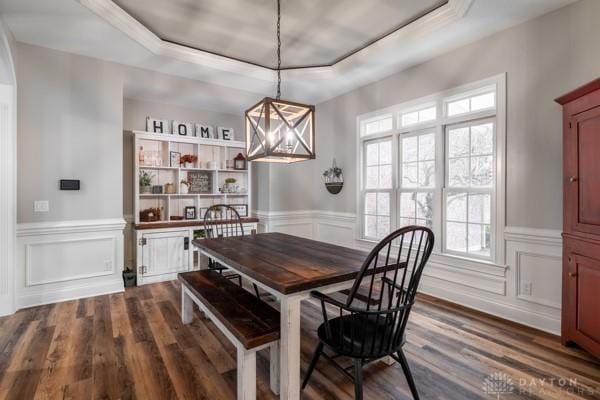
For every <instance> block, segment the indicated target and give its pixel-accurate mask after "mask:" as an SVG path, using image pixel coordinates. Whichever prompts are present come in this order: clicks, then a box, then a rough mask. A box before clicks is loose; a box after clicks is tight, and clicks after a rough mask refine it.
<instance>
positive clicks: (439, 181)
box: [355, 73, 506, 270]
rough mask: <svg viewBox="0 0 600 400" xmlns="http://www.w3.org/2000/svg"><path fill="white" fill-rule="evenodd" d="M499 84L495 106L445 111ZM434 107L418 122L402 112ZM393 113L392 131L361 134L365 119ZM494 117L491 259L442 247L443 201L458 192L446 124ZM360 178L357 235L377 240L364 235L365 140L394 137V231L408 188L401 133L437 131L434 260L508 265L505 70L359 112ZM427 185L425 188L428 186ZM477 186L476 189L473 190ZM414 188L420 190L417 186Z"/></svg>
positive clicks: (473, 266) (475, 267) (469, 265)
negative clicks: (450, 174)
mask: <svg viewBox="0 0 600 400" xmlns="http://www.w3.org/2000/svg"><path fill="white" fill-rule="evenodd" d="M494 88H495V92H496V95H495V108H492V109H484V110H478V111H475V112H468V113H464V114H459V115H456V116H452V117H448V116H447V104H448V102H449V101H454V100H457V99H461V98H466V97H471V96H474V95H477V94H483V93H486V92H488V91H490V90H491V89H494ZM433 105H435V106H436V114H437V118H436V119H435V120H432V121H426V122H423V123H416V124H412V125H407V126H404V127H403V126H402V125H401V116H402V114H404V113H407V112H411V111H415V110H419V109H423V108H427V107H431V106H433ZM390 115H391V116H393V127H392V130H391V131H386V132H381V133H376V134H372V135H362V132H363V129H364V124H365V123H367V122H371V121H373V120H377V119H380V118H386V117H389V116H390ZM483 119H493V120H494V122H495V124H494V129H495V132H494V133H495V143H494V151H495V168H494V169H495V171H494V173H495V176H494V178H495V187H494V188H493V189H484V190H482V191H487V190H490V191H491V192H492V210H491V214H492V215H491V221H490V222H491V225H492V239H491V250H490V253H491V256H490V258H481V257H476V256H474V255H466V254H464V253H453V252H444V251H443V249H444V248H445V237H444V235H443V232H445V224H446V217H445V203H444V202H445V200H446V195H447V192H448V190H450V191H455V190H456V189H455V188H450V189H449V188H447V160H446V146H447V140H446V127H447V126H450V125H457V124H461V123H465V122H472V121H475V120H483ZM356 121H357V123H356V129H357V135H356V136H357V146H356V148H357V153H356V157H357V160H359V162H358V163H357V175H356V176H357V177H358V185H357V190H356V204H357V207H358V209H357V218H356V229H355V232H356V235H357V238H356V239H357V240H359V241H363V242H367V243H373V242H375V241H376V240H375V239H373V238H365V237H364V198H365V196H364V194H365V192H366V190H365V189H364V185H365V179H364V178H365V177H364V174H365V173H366V169H365V168H364V154H363V149H364V142H365V141H371V140H373V139H378V138H385V137H391V138H392V163H393V168H392V182H393V184H394V186H393V189H392V194H391V203H390V207H391V209H390V217H391V225H390V229H391V230H392V231H393V230H395V229H397V228H398V224H399V217H398V214H399V202H400V193H401V192H406V191H410V190H409V189H408V188H406V189H404V188H401V186H400V184H401V182H400V180H401V177H400V156H401V155H400V137H401V135H403V134H415V135H416V134H419V133H423V132H424V131H427V130H428V131H435V133H436V135H435V141H436V175H435V179H436V187H435V189H434V210H433V213H434V215H433V231H434V234H435V235H436V239H437V240H436V245H435V247H434V255H433V258H432V259H434V260H438V261H439V262H441V263H446V264H448V265H454V266H460V267H466V268H471V269H473V270H478V268H479V266H481V265H482V264H483V265H486V266H496V267H500V268H502V269H503V268H504V264H505V245H504V228H505V225H506V215H505V214H506V211H505V210H506V179H505V176H506V167H505V165H506V154H505V152H506V150H505V143H506V74H504V73H502V74H499V75H496V76H493V77H490V78H487V79H483V80H480V81H477V82H472V83H469V84H466V85H462V86H459V87H456V88H453V89H450V90H445V91H442V92H438V93H435V94H432V95H429V96H425V97H421V98H419V99H415V100H411V101H409V102H405V103H401V104H397V105H394V106H391V107H387V108H385V109H382V110H378V111H374V112H371V113H368V114H363V115H360V116H358V117H357V120H356ZM429 190H430V189H423V190H422V191H429ZM470 190H471V191H473V190H474V189H470ZM413 191H416V192H418V191H421V190H420V189H418V188H415V189H414V190H413Z"/></svg>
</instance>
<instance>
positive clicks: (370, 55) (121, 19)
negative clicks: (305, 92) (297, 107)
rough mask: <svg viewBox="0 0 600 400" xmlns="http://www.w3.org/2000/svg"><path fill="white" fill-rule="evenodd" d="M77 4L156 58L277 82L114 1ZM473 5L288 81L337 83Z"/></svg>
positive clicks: (463, 4)
mask: <svg viewBox="0 0 600 400" xmlns="http://www.w3.org/2000/svg"><path fill="white" fill-rule="evenodd" d="M77 1H78V2H79V3H80V4H81V5H82V6H84V7H86V8H87V9H89V10H90V11H92V12H93V13H94V14H96V15H98V16H99V17H101V18H102V19H104V20H105V21H107V22H108V23H109V24H111V25H112V26H113V27H114V28H116V29H117V30H119V31H120V32H122V33H123V34H125V35H127V36H128V37H129V38H131V39H132V40H134V41H135V42H137V43H138V44H139V45H141V46H142V47H144V48H145V49H146V50H148V51H149V52H150V53H152V54H154V55H158V56H165V57H169V58H172V59H176V60H179V61H183V62H187V63H191V64H195V65H198V66H202V67H206V68H210V69H216V70H220V71H225V72H230V73H235V74H239V75H242V76H246V77H249V78H254V79H259V80H263V81H267V82H276V81H277V76H276V71H275V70H273V69H271V68H267V67H263V66H259V65H255V64H251V63H248V62H244V61H241V60H235V59H232V58H228V57H226V56H222V55H218V54H213V53H210V52H207V51H202V50H198V49H194V48H191V47H187V46H184V45H180V44H175V43H171V42H168V41H165V40H162V39H161V38H160V37H158V36H157V35H155V34H154V33H153V32H151V31H150V30H149V29H148V28H146V27H145V26H144V25H143V24H142V23H140V22H139V21H137V20H136V19H135V18H134V17H132V16H131V15H130V14H128V13H127V12H126V11H124V10H123V9H122V8H120V7H119V6H118V5H117V4H115V3H114V2H112V1H111V0H77ZM473 1H474V0H449V1H448V3H446V4H444V5H442V6H440V7H438V8H436V9H435V10H433V11H431V12H429V13H427V14H425V15H423V16H422V17H420V18H418V19H416V20H415V21H413V22H411V23H409V24H407V25H406V26H404V27H402V28H400V29H398V30H396V31H395V32H392V33H391V34H389V35H387V36H385V37H383V38H381V39H379V40H376V41H375V42H373V43H372V44H370V45H368V46H366V47H364V48H363V49H361V50H359V51H357V52H355V53H353V54H351V55H349V56H347V57H346V58H343V59H342V60H340V61H338V62H336V63H334V64H332V65H329V66H318V67H307V68H292V69H285V70H284V72H285V74H286V79H290V80H301V79H311V80H320V79H335V78H339V77H341V76H342V75H345V74H347V73H352V72H353V71H354V70H356V69H357V68H361V66H363V65H364V64H365V63H366V62H373V59H374V57H378V56H383V55H385V54H387V55H388V56H389V53H390V49H391V48H392V47H393V45H394V44H396V43H398V42H400V41H401V42H405V41H408V40H414V39H417V38H419V37H422V36H424V35H427V34H429V33H431V32H433V31H435V30H437V29H440V28H441V27H443V26H446V25H448V24H451V23H453V22H455V21H457V20H459V19H461V18H462V17H464V16H465V14H466V13H467V11H468V9H469V7H470V6H471V4H472V3H473ZM399 56H400V55H399ZM392 61H393V60H392Z"/></svg>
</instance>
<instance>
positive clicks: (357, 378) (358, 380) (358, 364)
mask: <svg viewBox="0 0 600 400" xmlns="http://www.w3.org/2000/svg"><path fill="white" fill-rule="evenodd" d="M362 367H363V361H362V360H361V359H360V358H355V359H354V399H355V400H362V398H363V372H362Z"/></svg>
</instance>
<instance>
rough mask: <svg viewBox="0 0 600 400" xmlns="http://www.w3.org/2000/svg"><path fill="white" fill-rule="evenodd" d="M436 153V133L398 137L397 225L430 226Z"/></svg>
mask: <svg viewBox="0 0 600 400" xmlns="http://www.w3.org/2000/svg"><path fill="white" fill-rule="evenodd" d="M435 153H436V151H435V132H425V133H420V134H416V135H410V136H408V135H407V136H401V137H400V151H399V154H400V174H399V175H400V195H399V199H400V206H399V212H398V217H399V225H400V226H404V225H414V224H417V225H426V226H429V227H432V222H433V197H434V196H433V194H434V193H433V191H434V189H435V163H436V157H435Z"/></svg>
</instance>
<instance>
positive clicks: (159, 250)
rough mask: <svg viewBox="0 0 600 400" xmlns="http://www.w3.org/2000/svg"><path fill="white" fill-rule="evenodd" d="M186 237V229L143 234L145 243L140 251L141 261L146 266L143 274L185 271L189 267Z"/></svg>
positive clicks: (151, 274)
mask: <svg viewBox="0 0 600 400" xmlns="http://www.w3.org/2000/svg"><path fill="white" fill-rule="evenodd" d="M187 237H188V232H187V231H182V232H177V231H175V232H161V233H149V234H145V235H144V239H146V245H145V246H143V252H142V262H143V265H144V266H145V267H146V270H145V273H144V276H146V277H149V276H153V275H161V274H168V273H173V272H183V271H187V270H188V267H189V265H188V264H189V249H186V246H185V241H186V239H187ZM188 247H189V246H188Z"/></svg>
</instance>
